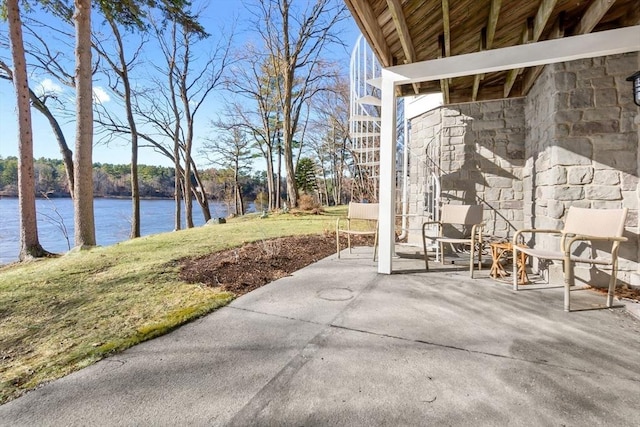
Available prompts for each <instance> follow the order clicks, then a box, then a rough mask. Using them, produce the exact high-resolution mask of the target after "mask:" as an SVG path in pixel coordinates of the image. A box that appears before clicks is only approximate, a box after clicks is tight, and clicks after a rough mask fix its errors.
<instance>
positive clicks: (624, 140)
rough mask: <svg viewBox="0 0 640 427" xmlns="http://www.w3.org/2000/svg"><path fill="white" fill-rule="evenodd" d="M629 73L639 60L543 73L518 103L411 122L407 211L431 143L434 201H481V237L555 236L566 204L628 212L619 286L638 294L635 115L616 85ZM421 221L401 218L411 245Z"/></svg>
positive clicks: (565, 66) (625, 86) (578, 64)
mask: <svg viewBox="0 0 640 427" xmlns="http://www.w3.org/2000/svg"><path fill="white" fill-rule="evenodd" d="M638 69H640V53H638V52H635V53H630V54H624V55H615V56H610V57H602V58H593V59H586V60H579V61H573V62H569V63H562V64H553V65H548V66H546V67H545V69H544V71H543V73H542V74H541V75H540V77H539V78H538V80H537V81H536V83H535V85H534V87H533V88H532V90H531V91H530V92H529V94H528V96H527V97H526V98H519V99H509V100H500V101H488V102H478V103H469V104H458V105H450V106H448V107H446V108H438V109H435V110H432V111H429V112H427V113H425V114H423V115H421V116H419V117H417V118H415V119H413V120H412V122H411V126H412V127H411V140H410V147H411V165H410V191H409V193H410V195H409V213H412V214H416V213H417V214H422V213H424V209H425V208H424V192H425V177H424V171H425V165H426V163H425V158H426V154H425V149H426V146H427V144H429V143H430V142H431V141H433V142H434V143H439V145H440V154H441V155H440V160H439V165H438V166H439V167H440V168H441V174H440V175H441V179H442V198H443V203H449V202H450V203H468V204H471V203H478V202H480V201H481V202H483V203H484V205H485V222H486V224H487V228H486V229H485V233H487V234H491V235H496V236H501V237H510V236H512V235H513V231H514V229H517V228H554V229H557V228H562V226H563V225H564V224H563V219H564V216H565V214H566V211H567V209H568V207H569V206H581V207H590V208H620V207H627V208H628V209H629V215H628V217H627V222H626V228H625V236H626V237H627V238H628V239H629V241H628V242H626V243H624V244H622V246H621V249H620V252H619V258H620V265H619V270H620V271H619V274H618V278H619V282H622V283H627V284H631V285H633V286H640V264H639V262H638V261H639V260H640V245H639V243H638V241H639V235H640V226H639V221H638V205H639V200H640V185H639V183H640V179H639V178H638V177H639V176H640V149H639V148H638V141H639V140H640V129H639V125H640V114H639V111H640V109H639V107H637V106H636V105H635V104H634V103H633V99H632V90H631V83H630V82H627V81H625V79H626V77H628V76H629V75H631V74H633V73H634V72H635V71H637V70H638ZM422 220H423V218H421V217H415V218H411V219H410V225H409V227H410V230H411V231H410V234H409V242H410V243H418V242H420V237H419V232H418V231H417V230H418V229H419V228H420V224H421V222H422ZM554 239H555V238H554V237H550V236H545V235H538V237H537V241H536V242H535V243H536V245H541V246H542V247H548V248H551V247H554V248H555V247H557V241H556V240H554ZM530 243H534V242H533V241H532V242H530ZM537 267H538V266H534V268H537ZM553 269H554V268H553V266H552V270H553ZM555 270H556V273H557V272H558V270H560V272H561V269H559V268H556V269H555ZM552 273H553V271H552ZM594 273H595V274H594ZM577 274H578V276H579V277H580V272H578V273H577ZM581 278H584V279H585V280H589V281H590V282H592V283H603V284H604V283H606V282H607V280H608V274H607V273H606V271H605V273H604V274H602V270H597V271H596V270H588V269H585V270H584V271H583V274H582V276H581ZM553 280H556V279H555V278H554V279H553Z"/></svg>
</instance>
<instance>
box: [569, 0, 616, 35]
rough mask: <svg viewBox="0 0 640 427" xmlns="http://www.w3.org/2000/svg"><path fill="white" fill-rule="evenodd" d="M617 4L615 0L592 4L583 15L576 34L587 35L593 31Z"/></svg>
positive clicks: (602, 0) (603, 0)
mask: <svg viewBox="0 0 640 427" xmlns="http://www.w3.org/2000/svg"><path fill="white" fill-rule="evenodd" d="M615 2H616V1H615V0H596V1H594V2H593V3H591V5H590V6H589V8H588V9H587V10H586V12H585V13H584V15H582V19H580V23H579V24H578V27H577V28H576V31H575V33H574V34H575V35H578V34H587V33H590V32H591V31H593V29H594V28H595V27H596V25H598V22H600V21H601V20H602V18H604V15H605V14H606V13H607V11H608V10H609V9H610V8H611V6H613V4H614V3H615Z"/></svg>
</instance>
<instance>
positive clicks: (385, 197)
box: [378, 70, 396, 274]
mask: <svg viewBox="0 0 640 427" xmlns="http://www.w3.org/2000/svg"><path fill="white" fill-rule="evenodd" d="M385 74H386V73H385V70H382V112H381V113H382V114H381V125H380V196H379V202H380V214H379V227H380V229H379V230H380V231H379V233H380V235H379V240H378V242H379V245H380V249H379V251H378V273H382V274H391V270H392V260H393V252H394V251H393V250H394V245H395V229H394V226H395V191H396V182H395V174H396V172H395V168H396V94H395V84H394V80H393V79H392V78H389V76H388V75H387V76H386V77H385Z"/></svg>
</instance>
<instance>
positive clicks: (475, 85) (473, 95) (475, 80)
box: [471, 28, 486, 102]
mask: <svg viewBox="0 0 640 427" xmlns="http://www.w3.org/2000/svg"><path fill="white" fill-rule="evenodd" d="M485 34H486V33H485V31H484V28H483V29H482V32H481V33H480V44H479V46H478V52H482V51H483V50H485V49H484V44H485V37H486V36H485ZM483 78H484V74H476V75H475V76H474V77H473V89H471V101H473V102H476V100H477V99H478V90H480V80H482V79H483Z"/></svg>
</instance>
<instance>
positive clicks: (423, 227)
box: [422, 221, 442, 231]
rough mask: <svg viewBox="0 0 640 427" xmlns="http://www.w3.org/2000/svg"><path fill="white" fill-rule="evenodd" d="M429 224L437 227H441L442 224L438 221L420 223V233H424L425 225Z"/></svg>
mask: <svg viewBox="0 0 640 427" xmlns="http://www.w3.org/2000/svg"><path fill="white" fill-rule="evenodd" d="M431 224H438V225H439V226H442V223H441V222H440V221H426V222H423V223H422V231H424V229H425V226H426V225H431Z"/></svg>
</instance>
